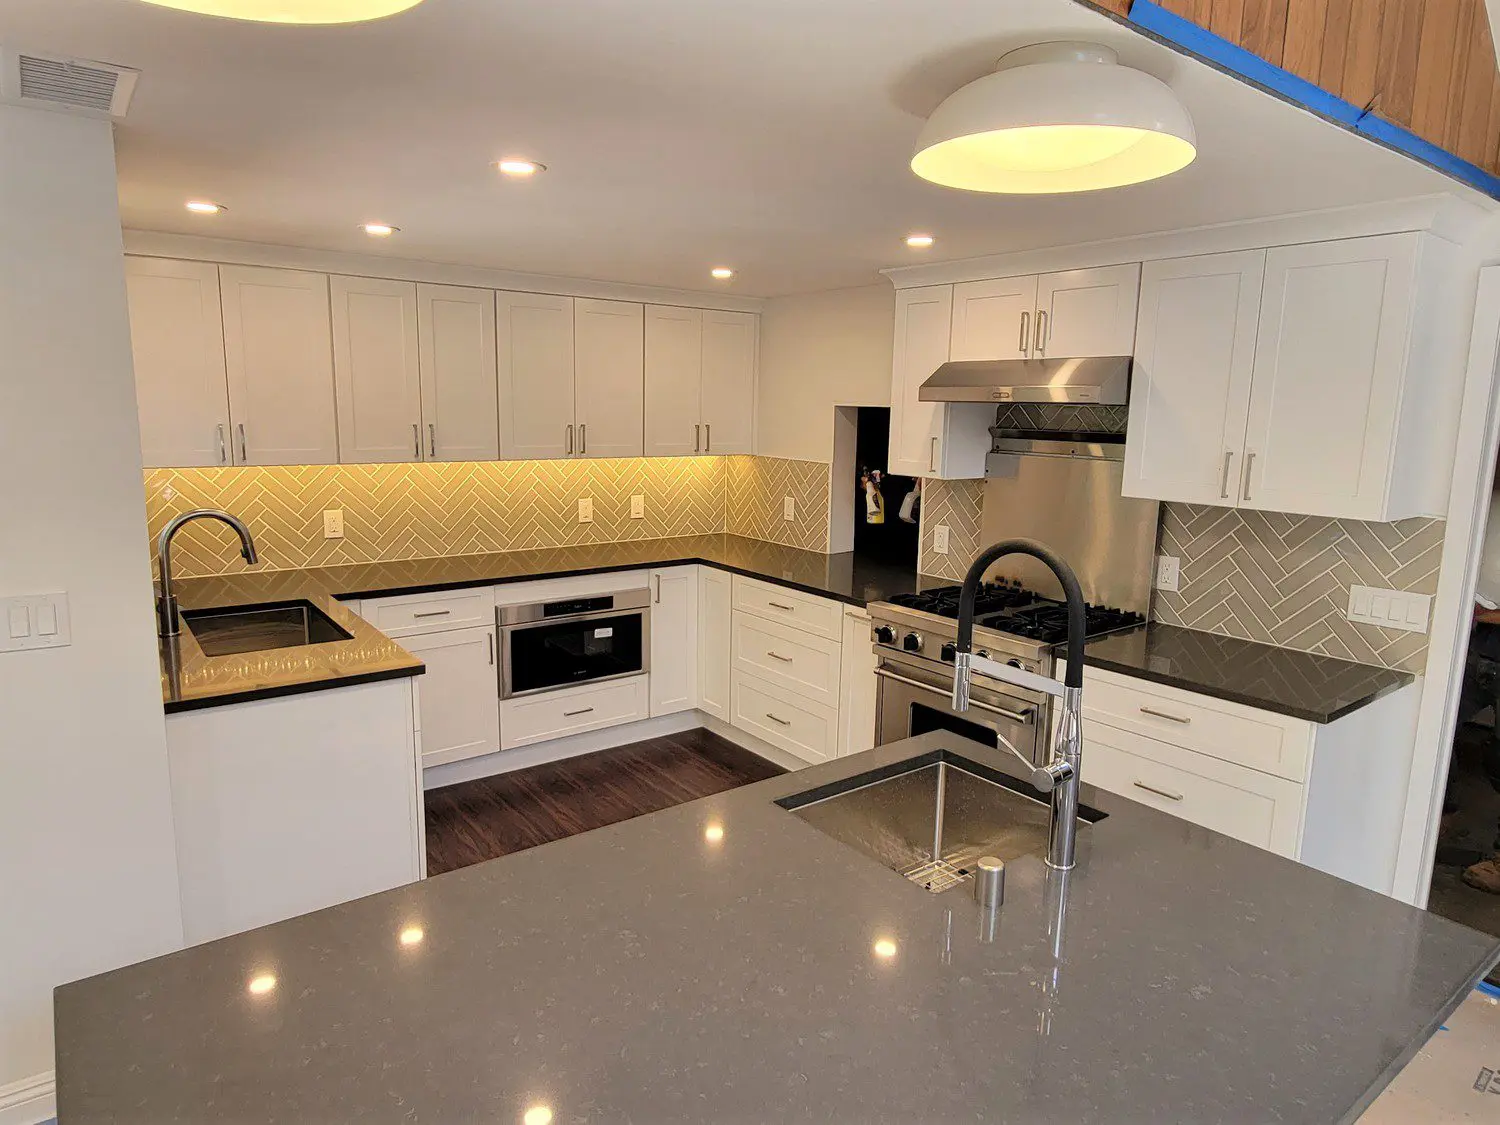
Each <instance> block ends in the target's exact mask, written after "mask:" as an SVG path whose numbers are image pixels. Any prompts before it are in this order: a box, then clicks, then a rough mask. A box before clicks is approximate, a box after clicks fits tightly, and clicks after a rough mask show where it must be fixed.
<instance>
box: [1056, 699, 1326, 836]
mask: <svg viewBox="0 0 1500 1125" xmlns="http://www.w3.org/2000/svg"><path fill="white" fill-rule="evenodd" d="M1083 780H1084V781H1086V782H1087V783H1089V784H1090V785H1097V786H1098V787H1099V788H1101V789H1107V790H1109V791H1110V792H1111V793H1118V794H1119V795H1120V796H1122V797H1129V798H1130V799H1131V800H1132V801H1139V802H1140V803H1141V804H1143V805H1150V806H1151V807H1152V808H1156V809H1160V810H1161V811H1162V812H1167V813H1171V814H1172V815H1173V816H1179V817H1181V818H1182V819H1183V820H1188V821H1192V822H1193V823H1194V824H1201V825H1202V826H1203V827H1205V828H1212V829H1213V830H1214V831H1215V832H1222V833H1224V835H1226V836H1233V837H1234V838H1235V839H1237V840H1243V841H1245V843H1247V844H1255V845H1256V846H1257V847H1262V848H1265V849H1267V850H1268V851H1273V852H1276V853H1277V854H1278V855H1284V856H1287V857H1288V858H1291V859H1295V858H1296V857H1297V848H1298V838H1299V836H1300V835H1301V825H1302V799H1303V789H1302V786H1300V785H1297V784H1295V783H1294V782H1290V781H1287V780H1285V779H1284V778H1279V777H1271V776H1269V775H1268V774H1263V773H1258V772H1256V771H1255V770H1249V769H1245V768H1244V767H1243V766H1235V765H1230V764H1229V763H1227V762H1221V761H1219V760H1218V759H1217V758H1210V757H1208V756H1206V755H1204V754H1197V753H1194V752H1193V751H1191V750H1184V749H1182V748H1181V747H1178V746H1171V745H1168V744H1167V743H1164V742H1154V741H1152V740H1151V739H1149V738H1142V737H1140V736H1139V735H1135V734H1131V733H1130V732H1129V731H1123V730H1117V729H1115V728H1113V727H1109V726H1106V725H1104V724H1103V723H1098V722H1088V721H1087V720H1085V722H1084V724H1083Z"/></svg>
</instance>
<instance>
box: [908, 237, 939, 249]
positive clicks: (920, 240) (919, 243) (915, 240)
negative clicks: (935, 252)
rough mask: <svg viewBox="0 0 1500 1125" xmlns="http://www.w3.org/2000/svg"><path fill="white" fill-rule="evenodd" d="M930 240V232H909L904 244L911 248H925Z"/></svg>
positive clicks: (930, 242)
mask: <svg viewBox="0 0 1500 1125" xmlns="http://www.w3.org/2000/svg"><path fill="white" fill-rule="evenodd" d="M932 241H933V239H932V235H930V234H909V235H907V236H906V244H907V245H908V246H910V247H911V248H912V249H913V250H926V249H927V247H929V246H931V245H932Z"/></svg>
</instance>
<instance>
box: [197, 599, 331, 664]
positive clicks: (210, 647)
mask: <svg viewBox="0 0 1500 1125" xmlns="http://www.w3.org/2000/svg"><path fill="white" fill-rule="evenodd" d="M182 620H183V622H184V623H185V624H186V625H187V628H188V632H190V633H192V634H193V637H194V638H195V639H196V640H197V642H198V645H199V647H200V648H202V649H203V654H204V655H205V656H232V655H234V654H236V653H242V652H261V651H264V650H266V649H276V648H298V647H301V646H303V645H319V644H327V643H328V642H330V641H347V640H350V639H352V638H353V634H352V633H350V632H348V631H347V630H345V629H344V628H342V627H341V626H339V625H337V624H336V623H335V622H334V620H333V618H331V617H329V616H328V615H327V614H326V613H324V612H323V611H322V610H320V609H319V608H318V607H317V606H315V605H313V604H312V603H311V602H307V601H296V602H280V603H276V604H272V605H249V606H239V607H237V608H233V609H190V610H184V611H183V612H182Z"/></svg>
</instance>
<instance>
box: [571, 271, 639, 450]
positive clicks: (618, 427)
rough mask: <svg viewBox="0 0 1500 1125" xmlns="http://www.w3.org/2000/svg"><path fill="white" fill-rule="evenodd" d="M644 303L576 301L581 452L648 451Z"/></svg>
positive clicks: (577, 417) (576, 391) (578, 444)
mask: <svg viewBox="0 0 1500 1125" xmlns="http://www.w3.org/2000/svg"><path fill="white" fill-rule="evenodd" d="M645 331H646V328H645V306H643V305H638V304H634V303H632V302H628V301H593V300H585V299H584V298H582V297H580V298H577V299H575V300H574V302H573V347H574V362H575V365H576V376H577V377H576V380H575V387H574V397H575V399H576V412H575V421H576V423H577V426H578V432H577V441H576V442H575V444H574V449H575V451H576V452H577V454H578V455H579V456H581V457H639V456H640V455H641V454H642V453H643V452H644V451H645V432H646V372H645V352H646V338H645Z"/></svg>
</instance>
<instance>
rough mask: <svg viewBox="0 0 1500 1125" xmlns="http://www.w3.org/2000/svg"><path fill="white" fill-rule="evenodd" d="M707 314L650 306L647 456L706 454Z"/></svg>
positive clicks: (647, 365)
mask: <svg viewBox="0 0 1500 1125" xmlns="http://www.w3.org/2000/svg"><path fill="white" fill-rule="evenodd" d="M702 384H703V311H702V310H701V309H683V308H677V307H675V306H669V305H647V306H646V456H648V457H687V456H691V455H692V454H694V453H702V452H703V425H702V413H703V410H702V407H703V398H702Z"/></svg>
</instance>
